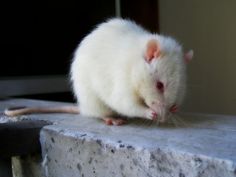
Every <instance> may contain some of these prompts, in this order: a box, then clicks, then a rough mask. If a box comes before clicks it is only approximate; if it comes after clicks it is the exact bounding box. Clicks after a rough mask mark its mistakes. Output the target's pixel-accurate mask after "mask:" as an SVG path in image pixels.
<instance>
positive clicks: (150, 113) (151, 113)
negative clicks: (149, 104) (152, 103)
mask: <svg viewBox="0 0 236 177" xmlns="http://www.w3.org/2000/svg"><path fill="white" fill-rule="evenodd" d="M146 118H148V119H151V120H157V113H156V112H155V111H153V110H151V109H149V110H148V111H147V115H146Z"/></svg>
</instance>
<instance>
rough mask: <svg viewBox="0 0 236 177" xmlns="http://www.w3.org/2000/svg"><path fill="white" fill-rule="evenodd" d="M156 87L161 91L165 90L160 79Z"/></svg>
mask: <svg viewBox="0 0 236 177" xmlns="http://www.w3.org/2000/svg"><path fill="white" fill-rule="evenodd" d="M156 87H157V89H158V90H159V91H160V92H161V93H163V92H164V84H163V83H162V82H160V81H158V82H157V85H156Z"/></svg>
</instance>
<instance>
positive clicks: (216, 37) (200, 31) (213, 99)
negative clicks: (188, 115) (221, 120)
mask: <svg viewBox="0 0 236 177" xmlns="http://www.w3.org/2000/svg"><path fill="white" fill-rule="evenodd" d="M159 11H160V12H159V19H160V31H161V33H164V34H168V35H171V36H173V37H175V38H177V39H178V40H179V41H180V42H181V43H182V44H183V46H184V47H185V49H189V48H193V49H194V52H195V57H194V60H193V61H192V63H190V65H189V68H188V75H189V77H188V85H189V88H188V94H187V97H186V100H185V104H184V106H183V108H184V110H185V111H194V112H206V113H220V114H236V1H235V0H226V1H219V0H216V1H214V0H191V1H190V0H176V1H173V0H159Z"/></svg>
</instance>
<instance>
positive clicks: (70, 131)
mask: <svg viewBox="0 0 236 177" xmlns="http://www.w3.org/2000/svg"><path fill="white" fill-rule="evenodd" d="M1 102H2V104H1V106H0V108H1V109H3V107H2V105H4V106H8V105H12V104H14V105H22V104H23V103H24V105H26V104H28V105H31V106H32V105H47V106H50V105H55V104H59V105H60V103H49V102H39V101H32V100H11V101H1ZM62 104H65V103H62ZM18 119H23V120H24V119H40V120H41V119H43V120H49V121H52V122H54V125H50V126H46V127H44V128H43V130H42V131H41V136H40V141H41V146H42V160H41V162H40V163H38V164H39V167H40V166H41V169H42V172H43V173H44V175H45V177H77V176H78V177H124V176H126V177H169V176H170V177H171V176H173V177H175V176H176V177H231V176H232V177H233V176H234V177H235V176H236V117H235V116H225V115H206V114H190V113H184V114H183V113H182V114H180V115H178V117H177V116H176V118H175V121H174V122H175V123H168V124H165V125H157V124H155V123H153V122H150V121H144V120H131V121H129V122H128V124H127V125H124V126H107V125H105V124H104V123H103V122H102V121H100V120H98V119H93V118H88V117H83V116H80V115H68V114H45V115H36V114H35V115H28V116H23V117H21V118H18ZM32 163H35V162H32Z"/></svg>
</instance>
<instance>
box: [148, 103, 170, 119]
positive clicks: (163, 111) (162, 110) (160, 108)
mask: <svg viewBox="0 0 236 177" xmlns="http://www.w3.org/2000/svg"><path fill="white" fill-rule="evenodd" d="M151 109H153V110H154V111H155V112H156V113H157V115H158V116H157V117H158V121H159V122H165V121H166V119H167V106H166V105H165V104H164V103H163V102H156V101H153V102H152V104H151Z"/></svg>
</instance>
